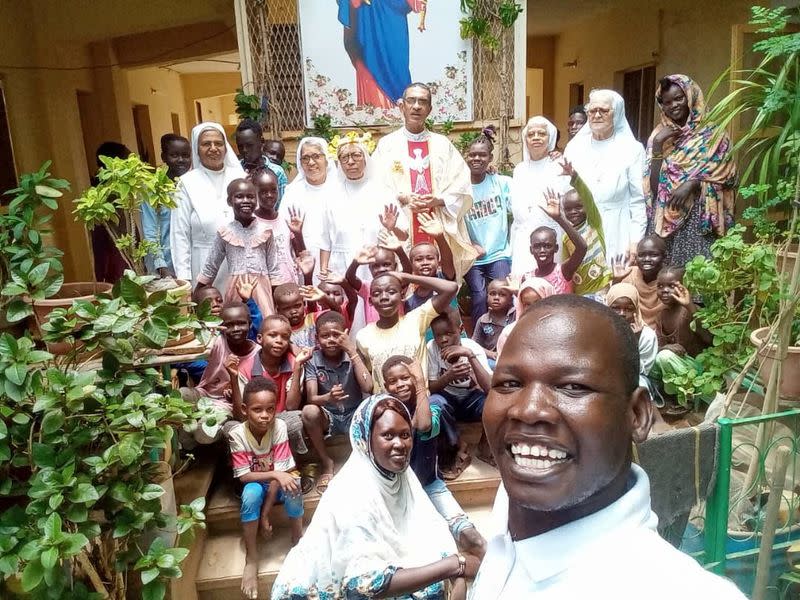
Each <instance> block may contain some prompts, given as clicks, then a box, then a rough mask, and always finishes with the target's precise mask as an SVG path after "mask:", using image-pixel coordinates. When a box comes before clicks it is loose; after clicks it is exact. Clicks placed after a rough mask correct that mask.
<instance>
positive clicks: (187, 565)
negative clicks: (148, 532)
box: [168, 452, 217, 600]
mask: <svg viewBox="0 0 800 600" xmlns="http://www.w3.org/2000/svg"><path fill="white" fill-rule="evenodd" d="M216 468H217V457H216V456H214V455H213V454H211V453H208V452H206V453H205V454H199V455H198V456H197V457H196V460H195V462H194V463H193V464H191V465H190V466H189V468H188V469H187V470H186V471H184V472H181V473H179V474H178V475H176V476H175V478H174V479H173V482H174V485H175V501H176V505H177V507H178V510H180V506H181V505H182V504H189V503H191V502H192V501H193V500H194V499H195V498H200V497H203V498H207V496H208V493H209V490H210V489H211V483H212V481H213V479H214V472H215V470H216ZM207 536H208V532H207V531H206V529H201V528H197V529H195V533H194V539H193V540H192V542H191V543H190V544H189V555H188V556H187V557H186V558H185V559H184V560H183V562H182V563H181V570H182V571H183V577H181V578H179V579H171V580H170V582H169V588H168V592H169V598H170V599H171V600H197V587H196V586H195V585H194V580H195V576H196V574H197V568H198V566H199V565H200V561H201V558H202V556H203V551H204V550H205V543H206V538H207Z"/></svg>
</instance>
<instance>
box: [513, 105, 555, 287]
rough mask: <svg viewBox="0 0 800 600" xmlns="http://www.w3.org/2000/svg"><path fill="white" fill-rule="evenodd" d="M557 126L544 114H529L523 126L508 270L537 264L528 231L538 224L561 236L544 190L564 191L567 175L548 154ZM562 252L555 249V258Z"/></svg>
mask: <svg viewBox="0 0 800 600" xmlns="http://www.w3.org/2000/svg"><path fill="white" fill-rule="evenodd" d="M557 133H558V131H557V130H556V126H555V125H553V124H552V123H551V122H550V121H548V120H547V119H545V118H544V117H531V118H530V119H529V120H528V123H527V124H526V125H525V127H524V128H523V129H522V141H523V144H522V162H521V163H519V164H518V165H517V166H516V167H514V174H513V176H512V180H511V213H512V215H513V217H514V221H513V223H512V224H511V273H513V274H514V275H524V274H526V273H530V272H531V271H533V270H534V269H535V268H536V259H535V258H534V257H533V255H532V254H531V233H533V231H534V230H535V229H537V228H538V227H542V226H545V227H550V228H551V229H553V230H554V231H555V232H556V239H557V240H561V239H562V238H563V233H564V232H563V230H562V229H561V227H560V226H559V225H558V223H556V222H555V221H553V219H551V218H550V217H548V216H547V213H545V212H544V210H543V207H544V206H546V205H547V201H546V200H545V197H544V195H545V192H546V191H547V190H548V188H549V189H552V190H554V191H555V192H557V193H559V194H563V193H564V192H566V191H567V189H568V188H569V177H566V176H565V175H563V173H562V168H561V165H560V164H559V162H558V160H555V159H552V158H550V153H551V152H552V151H553V150H554V149H555V147H556V135H557ZM560 255H561V253H560V252H556V257H557V258H556V259H557V260H558V257H560Z"/></svg>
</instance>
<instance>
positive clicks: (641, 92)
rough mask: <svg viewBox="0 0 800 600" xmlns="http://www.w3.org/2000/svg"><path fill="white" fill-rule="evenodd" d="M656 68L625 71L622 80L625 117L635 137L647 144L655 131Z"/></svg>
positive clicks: (648, 67) (647, 67)
mask: <svg viewBox="0 0 800 600" xmlns="http://www.w3.org/2000/svg"><path fill="white" fill-rule="evenodd" d="M655 91H656V67H655V65H649V66H646V67H642V68H637V69H633V70H630V71H625V73H623V79H622V97H623V98H624V99H625V116H626V117H628V123H629V124H630V126H631V131H633V136H634V137H635V138H636V139H637V140H639V141H640V142H642V143H643V144H646V143H647V138H648V137H650V133H651V132H652V131H653V115H654V113H655V102H656V101H655Z"/></svg>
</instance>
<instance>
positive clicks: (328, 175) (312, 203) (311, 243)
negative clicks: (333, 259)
mask: <svg viewBox="0 0 800 600" xmlns="http://www.w3.org/2000/svg"><path fill="white" fill-rule="evenodd" d="M327 150H328V142H327V141H325V140H324V139H322V138H320V137H305V138H303V139H302V140H300V143H299V144H298V145H297V177H295V179H294V181H292V183H290V184H289V185H288V186H286V192H285V193H284V195H283V199H282V200H281V207H280V211H279V212H280V215H281V218H282V219H285V220H289V218H290V217H291V215H290V214H289V209H290V208H291V209H294V210H298V211H300V214H301V215H302V216H303V218H304V221H303V241H304V242H305V245H306V250H308V251H309V252H310V253H311V256H313V257H314V260H315V261H316V265H315V266H314V282H315V283H316V282H318V281H319V277H318V276H319V269H320V250H325V251H330V243H329V241H328V236H327V234H326V232H325V229H326V223H327V219H326V218H325V214H326V211H327V206H328V203H329V202H330V200H331V198H333V197H335V196H336V195H337V194H340V193H341V188H340V187H339V181H338V180H337V178H336V173H335V166H334V165H333V162H332V161H329V160H328V156H327Z"/></svg>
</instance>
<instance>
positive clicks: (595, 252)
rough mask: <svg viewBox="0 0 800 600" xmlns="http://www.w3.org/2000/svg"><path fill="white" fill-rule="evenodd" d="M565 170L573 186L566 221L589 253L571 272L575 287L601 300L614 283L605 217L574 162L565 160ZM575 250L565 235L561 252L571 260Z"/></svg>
mask: <svg viewBox="0 0 800 600" xmlns="http://www.w3.org/2000/svg"><path fill="white" fill-rule="evenodd" d="M562 167H563V168H564V174H565V175H569V177H570V179H571V181H570V183H571V184H572V186H573V187H572V189H570V190H568V191H567V193H566V194H564V199H563V201H562V208H563V212H564V216H565V217H566V219H567V221H569V223H570V224H571V225H572V226H573V227H574V228H575V230H576V231H577V232H578V233H579V234H580V236H581V237H582V238H583V239H584V241H585V242H586V254H585V255H584V258H583V261H582V262H581V264H580V265H578V268H577V270H576V271H575V274H574V275H573V276H572V284H573V288H572V291H573V293H575V294H578V295H580V296H588V297H590V298H592V299H593V300H598V301H601V302H602V300H603V296H604V295H605V292H606V291H607V289H608V286H609V284H610V283H611V269H610V268H609V266H608V264H607V263H606V243H605V239H604V237H603V221H602V217H601V215H600V211H599V210H597V206H596V205H595V203H594V198H593V197H592V192H591V191H590V190H589V188H588V187H587V186H586V184H585V183H584V182H583V180H582V179H581V178H580V177H579V176H578V174H577V173H575V170H574V169H573V168H572V165H571V164H570V163H569V162H567V161H564V163H563V164H562ZM575 251H576V248H575V245H574V244H573V243H572V240H570V238H569V236H568V235H566V234H565V235H564V240H563V242H562V252H563V256H564V260H565V261H566V260H568V259H569V257H571V256H572V255H573V254H574V253H575Z"/></svg>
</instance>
